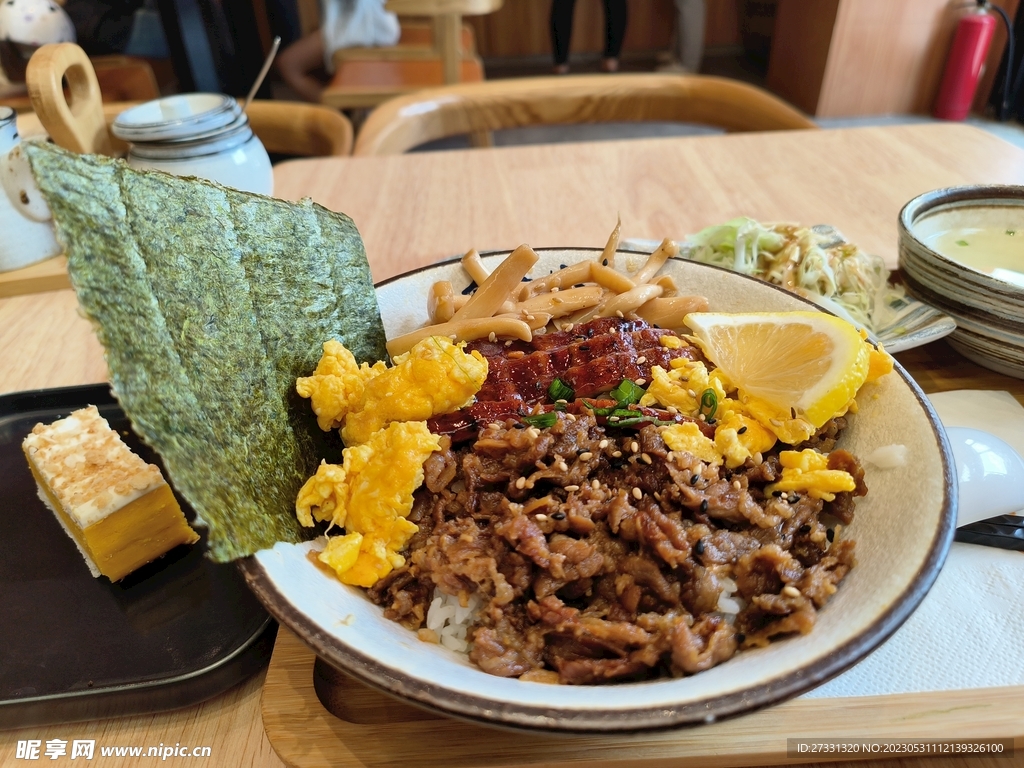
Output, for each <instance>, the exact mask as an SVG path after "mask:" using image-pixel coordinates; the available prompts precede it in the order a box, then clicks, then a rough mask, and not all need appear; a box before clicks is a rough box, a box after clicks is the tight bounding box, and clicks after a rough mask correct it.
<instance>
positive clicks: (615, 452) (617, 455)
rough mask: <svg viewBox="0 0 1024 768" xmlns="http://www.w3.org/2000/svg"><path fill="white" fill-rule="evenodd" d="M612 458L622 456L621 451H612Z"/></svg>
mask: <svg viewBox="0 0 1024 768" xmlns="http://www.w3.org/2000/svg"><path fill="white" fill-rule="evenodd" d="M612 458H613V459H620V458H622V451H612Z"/></svg>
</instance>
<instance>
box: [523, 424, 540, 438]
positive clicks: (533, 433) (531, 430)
mask: <svg viewBox="0 0 1024 768" xmlns="http://www.w3.org/2000/svg"><path fill="white" fill-rule="evenodd" d="M526 434H527V435H529V436H530V437H531V438H533V439H534V440H536V439H537V438H538V437H540V430H539V429H537V428H536V427H530V428H529V429H528V430H526Z"/></svg>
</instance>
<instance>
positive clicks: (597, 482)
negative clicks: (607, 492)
mask: <svg viewBox="0 0 1024 768" xmlns="http://www.w3.org/2000/svg"><path fill="white" fill-rule="evenodd" d="M590 487H591V488H593V489H594V490H595V491H596V490H598V489H600V487H601V481H600V480H598V479H597V478H596V477H595V478H594V479H593V480H591V481H590Z"/></svg>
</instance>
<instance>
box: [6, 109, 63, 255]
mask: <svg viewBox="0 0 1024 768" xmlns="http://www.w3.org/2000/svg"><path fill="white" fill-rule="evenodd" d="M15 118H16V114H15V112H14V110H13V109H11V108H10V107H0V272H6V271H8V270H12V269H20V268H21V267H27V266H28V265H29V264H35V263H36V262H37V261H42V260H43V259H48V258H50V257H51V256H56V255H57V254H58V253H60V251H61V248H60V245H59V244H58V243H57V238H56V237H55V236H54V234H53V224H52V223H51V221H50V219H51V218H52V217H51V215H50V208H49V206H47V204H46V200H45V199H43V194H42V192H40V191H39V188H38V187H37V186H36V182H35V179H34V178H33V177H32V171H31V169H30V168H29V165H28V160H27V159H26V158H25V156H24V155H23V154H22V152H21V139H20V138H19V137H18V126H17V123H16V122H15Z"/></svg>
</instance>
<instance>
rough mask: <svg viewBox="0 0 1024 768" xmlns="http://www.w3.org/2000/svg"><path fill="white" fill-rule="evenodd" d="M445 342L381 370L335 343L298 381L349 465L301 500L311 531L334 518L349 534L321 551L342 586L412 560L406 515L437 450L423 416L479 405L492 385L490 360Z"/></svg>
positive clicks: (323, 470)
mask: <svg viewBox="0 0 1024 768" xmlns="http://www.w3.org/2000/svg"><path fill="white" fill-rule="evenodd" d="M463 346H464V344H455V343H454V342H452V341H451V340H450V339H448V338H445V337H438V336H432V337H429V338H426V339H424V340H423V341H421V342H419V343H418V344H417V345H416V346H414V347H413V348H412V349H411V350H409V352H407V353H406V354H404V355H400V356H399V357H396V358H395V361H394V362H395V366H394V367H393V368H388V367H387V366H386V365H385V364H384V363H382V362H381V363H375V364H374V365H372V366H370V365H367V364H366V363H363V364H362V365H361V366H360V365H357V364H356V361H355V358H354V357H353V355H352V353H351V352H350V351H349V350H347V349H346V348H345V347H344V346H343V345H342V344H340V343H339V342H337V341H328V342H327V343H326V344H324V354H323V357H322V358H321V359H320V362H319V364H318V365H317V368H316V371H315V372H314V374H313V375H312V376H308V377H304V378H300V379H298V380H297V381H296V382H295V389H296V391H297V392H298V393H299V394H300V395H301V396H302V397H307V398H311V399H312V406H313V412H314V413H315V414H316V416H317V423H318V424H319V425H320V428H321V429H323V430H325V431H326V430H329V429H334V428H338V427H341V436H342V439H343V440H344V441H345V445H346V446H347V447H346V448H345V450H344V453H343V457H344V458H343V459H342V464H341V465H340V466H339V465H337V464H328V463H327V462H321V464H320V467H319V468H318V469H317V472H316V474H315V475H313V477H311V478H309V480H307V481H306V483H305V485H303V486H302V489H301V490H300V491H299V495H298V497H297V498H296V500H295V514H296V516H297V517H298V519H299V522H300V523H301V524H302V525H305V526H312V525H314V522H315V521H320V522H326V521H330V523H331V526H332V527H333V526H338V527H340V528H344V529H345V533H344V534H343V535H340V536H332V537H331V538H330V539H329V540H328V542H327V547H326V548H325V549H324V551H323V552H321V553H320V560H321V561H323V562H324V563H326V564H327V565H329V566H331V567H332V568H333V569H334V570H335V572H336V573H337V574H338V578H339V579H341V581H342V582H343V583H345V584H353V585H355V586H360V587H371V586H373V585H374V584H375V583H376V582H377V580H378V579H380V578H381V577H383V576H386V575H387V574H388V573H390V572H391V571H392V569H394V568H398V567H400V566H402V565H403V564H404V563H405V558H404V557H403V556H402V555H400V554H399V552H400V551H401V550H402V549H403V548H404V547H405V545H406V544H408V542H409V539H410V538H411V537H412V535H413V534H414V533H416V530H417V528H416V525H415V524H413V523H410V522H409V521H408V520H407V519H406V518H407V517H408V516H409V512H410V511H411V510H412V502H413V499H412V495H413V491H415V490H416V489H417V488H419V486H420V484H421V483H422V482H423V462H424V461H426V460H427V457H429V456H430V454H431V453H433V452H434V451H437V450H440V447H441V446H440V443H439V438H438V436H437V435H433V434H431V433H430V430H429V429H428V428H427V424H426V419H429V418H430V417H431V416H436V415H439V414H443V413H449V412H451V411H454V410H456V409H457V408H461V407H462V406H464V405H467V404H469V403H470V402H472V400H473V397H474V396H475V395H476V393H477V392H478V391H479V390H480V387H482V386H483V383H484V381H485V380H486V378H487V360H485V359H484V358H483V357H482V356H481V355H480V353H479V352H472V353H471V354H466V353H465V352H464V351H463V350H462V347H463Z"/></svg>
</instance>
